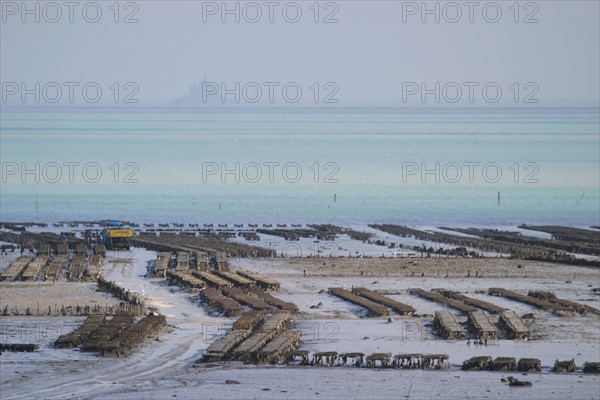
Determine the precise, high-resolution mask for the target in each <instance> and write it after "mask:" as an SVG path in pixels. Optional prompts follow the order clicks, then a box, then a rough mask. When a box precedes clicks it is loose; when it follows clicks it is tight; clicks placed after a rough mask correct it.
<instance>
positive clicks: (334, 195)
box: [333, 193, 337, 203]
mask: <svg viewBox="0 0 600 400" xmlns="http://www.w3.org/2000/svg"><path fill="white" fill-rule="evenodd" d="M336 198H337V194H336V193H334V194H333V202H334V203H335V200H336Z"/></svg>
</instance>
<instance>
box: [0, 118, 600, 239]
mask: <svg viewBox="0 0 600 400" xmlns="http://www.w3.org/2000/svg"><path fill="white" fill-rule="evenodd" d="M0 117H1V120H0V145H1V146H0V155H1V163H2V182H1V188H2V189H1V191H0V201H1V205H0V220H2V221H27V222H29V221H32V222H58V221H74V220H78V221H92V220H98V219H119V220H126V221H133V222H137V223H147V222H154V223H157V222H165V223H166V222H180V223H199V224H203V223H213V224H217V223H221V224H225V223H228V224H244V226H246V224H263V223H271V224H277V223H280V224H284V223H285V224H297V223H302V224H306V223H333V224H339V225H344V226H351V227H354V226H364V225H367V224H371V223H395V224H405V225H409V226H425V225H426V226H461V227H466V226H488V227H490V226H493V227H500V228H501V227H505V226H515V225H519V224H522V223H525V224H544V225H567V226H579V227H589V226H596V225H600V172H599V171H600V119H599V110H598V109H594V108H540V109H511V108H505V109H385V108H377V109H373V108H364V109H363V108H349V109H310V108H307V109H293V110H291V109H172V108H171V109H169V108H141V109H111V108H105V109H102V108H100V109H93V110H92V109H86V108H81V109H3V110H2V113H1V114H0Z"/></svg>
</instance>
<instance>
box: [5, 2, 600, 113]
mask: <svg viewBox="0 0 600 400" xmlns="http://www.w3.org/2000/svg"><path fill="white" fill-rule="evenodd" d="M36 3H38V2H27V4H28V7H30V8H31V9H34V8H35V7H36ZM47 3H48V2H39V4H38V7H39V13H40V16H39V17H40V22H39V23H37V22H35V17H36V15H34V14H24V13H23V9H22V2H21V1H18V2H12V1H4V0H2V1H1V6H2V7H1V11H2V23H1V39H0V43H1V58H0V67H1V70H0V72H1V80H2V83H3V104H9V103H10V102H11V101H14V100H15V99H18V98H19V97H18V95H11V96H8V97H6V95H7V94H6V93H5V92H6V90H8V89H11V88H12V89H11V90H13V89H14V87H12V86H10V87H9V86H6V85H7V82H8V83H10V82H16V83H17V84H19V85H20V84H21V83H22V82H26V83H27V85H29V86H31V87H33V85H34V82H40V85H41V86H44V85H45V84H46V83H48V82H57V83H59V84H61V85H62V83H63V82H78V83H80V86H79V87H77V88H75V95H74V97H75V102H76V103H77V102H80V101H81V90H80V89H79V88H80V87H81V86H82V85H83V84H85V83H87V82H97V83H98V85H99V86H100V87H101V88H102V90H103V96H102V99H101V100H102V101H100V103H104V102H107V101H109V100H110V101H114V100H113V98H112V96H113V92H112V91H111V89H109V87H110V86H111V84H112V82H119V83H120V86H121V87H120V89H119V93H120V95H121V97H120V98H119V101H122V99H123V97H122V96H123V95H125V94H128V93H131V92H132V91H133V88H132V87H131V86H130V87H128V88H124V87H123V86H124V84H125V83H126V82H134V83H135V84H136V85H137V87H138V88H139V92H137V93H136V94H135V95H133V98H137V99H139V101H140V103H139V104H138V105H140V106H152V105H163V104H169V103H170V102H171V101H172V100H174V99H176V98H178V97H180V96H182V95H185V94H186V93H187V92H188V90H189V88H190V87H191V86H192V85H194V84H197V83H198V82H199V81H201V80H202V78H203V76H204V74H205V73H206V74H207V77H208V80H209V81H214V82H217V83H219V84H220V83H221V82H226V84H227V85H228V87H229V88H234V83H235V82H240V86H241V87H243V86H244V85H245V84H247V83H248V82H257V83H258V84H259V85H260V86H261V87H262V90H263V93H262V97H261V98H260V100H259V101H258V104H262V105H268V87H267V86H264V85H263V83H264V82H277V83H278V84H279V86H274V97H275V102H280V101H281V100H282V90H281V88H282V86H283V85H285V84H286V83H289V82H295V83H297V85H298V86H299V87H300V88H301V89H302V90H303V94H302V98H301V101H300V102H299V104H310V103H314V98H313V96H314V94H315V87H313V88H312V89H311V88H310V87H311V85H312V84H313V83H314V82H318V83H319V88H320V92H319V94H320V97H319V103H322V101H323V96H324V95H327V94H332V97H331V98H332V99H337V100H338V101H339V103H337V105H338V106H356V105H367V106H368V105H374V106H377V105H398V104H407V105H411V106H418V105H420V104H422V101H421V97H420V94H419V92H417V93H416V94H413V95H410V96H408V95H407V91H408V90H413V91H414V90H415V89H417V90H420V89H421V88H420V87H419V86H412V87H408V86H406V85H405V87H404V94H405V96H406V99H405V100H404V102H403V82H416V83H417V84H419V85H420V83H421V82H426V83H427V86H428V87H429V88H435V86H434V85H435V82H440V93H441V91H442V89H443V87H444V85H445V84H447V83H449V82H456V83H457V84H459V86H461V90H462V95H461V97H460V98H459V100H458V101H457V102H456V103H450V102H449V101H447V99H456V98H457V92H455V89H456V88H455V85H453V84H451V85H449V86H447V89H448V92H446V93H441V94H442V98H441V103H442V104H444V103H445V104H448V105H450V104H455V105H458V106H469V105H470V104H473V105H477V106H480V105H486V104H490V102H489V101H487V100H485V98H484V97H482V96H483V95H482V87H483V85H485V84H486V83H490V82H495V83H496V84H497V86H499V87H500V88H501V89H502V95H501V99H500V101H499V103H497V104H503V105H511V104H512V105H515V103H514V96H516V95H517V93H516V87H514V86H512V85H513V83H514V82H518V83H519V93H518V97H517V99H518V103H516V104H517V105H523V101H524V100H525V98H526V96H527V95H531V96H530V98H531V99H537V100H539V103H535V104H533V105H537V106H597V105H598V103H599V92H600V83H599V72H598V71H599V70H600V63H599V49H600V43H599V40H600V39H599V38H600V31H599V18H600V17H599V15H600V10H599V2H598V1H538V2H520V3H519V7H518V9H519V13H518V16H517V15H516V9H515V7H514V5H513V4H514V1H499V2H496V3H491V2H474V3H472V4H474V5H473V9H472V11H473V14H472V18H473V22H470V21H469V19H470V15H469V12H470V9H469V7H468V6H466V5H464V4H465V2H463V1H459V2H456V3H451V2H428V3H427V5H428V7H430V8H431V9H434V7H436V4H437V7H439V10H440V14H439V16H440V22H439V23H436V22H435V20H434V19H435V15H433V14H431V15H422V13H421V11H422V10H421V6H422V2H420V1H419V2H401V1H337V2H319V3H318V4H317V5H318V8H319V15H318V16H316V15H315V9H316V7H315V2H314V1H299V2H295V3H294V2H283V1H282V2H271V3H269V4H267V3H268V2H264V1H258V2H256V3H251V2H227V7H229V8H230V9H235V7H238V9H239V18H240V22H239V23H236V22H235V17H236V16H235V15H233V14H229V15H222V13H221V11H222V6H223V4H224V3H222V2H221V1H219V2H201V1H136V2H129V3H127V2H121V3H119V5H120V12H119V15H118V20H119V22H118V23H115V22H114V18H115V11H114V9H113V8H111V7H113V4H114V2H113V1H99V2H97V3H93V4H92V5H90V2H85V1H83V2H76V3H77V6H76V7H75V8H74V12H73V22H70V21H69V18H70V16H69V8H68V7H67V6H65V5H64V3H63V2H62V1H58V2H57V3H54V4H58V5H59V7H60V11H61V13H62V15H61V16H60V17H58V16H57V14H56V10H57V9H56V7H54V6H53V5H52V6H48V5H47ZM249 3H251V4H249ZM96 4H98V5H99V8H100V9H101V11H102V16H101V17H100V19H99V21H98V22H97V23H91V22H87V21H86V20H85V19H84V16H83V9H84V6H86V7H87V8H86V12H87V14H86V18H88V19H90V20H93V19H94V18H95V16H96V7H95V5H96ZM456 5H458V7H456ZM257 6H258V7H257ZM497 6H499V7H497ZM270 7H272V8H271V9H272V10H273V19H274V22H272V23H271V22H269V18H270V16H269V11H270ZM284 7H285V10H286V11H287V12H286V13H285V18H287V19H288V20H293V19H294V18H295V16H296V11H297V9H300V10H301V12H302V16H301V17H300V18H299V21H298V22H296V23H291V22H287V21H286V20H285V18H284V11H283V10H284ZM484 8H485V11H484ZM498 8H499V9H500V10H501V12H502V15H501V16H500V17H497V14H496V12H497V9H498ZM257 9H260V11H261V12H262V17H261V18H260V19H259V20H258V22H256V23H252V22H250V21H249V20H252V19H255V17H256V10H257ZM457 11H460V12H461V13H462V15H461V17H460V18H459V17H458V16H457ZM131 13H133V18H134V19H137V20H138V22H137V23H123V22H122V21H123V19H125V17H126V16H127V15H129V14H131ZM213 14H214V15H213ZM328 15H330V18H332V19H337V20H338V22H335V23H324V22H323V20H324V19H325V17H326V16H328ZM223 17H225V18H226V22H225V23H223V22H222V21H221V18H223ZM315 17H317V18H318V22H317V23H315V22H314V19H315ZM423 17H425V18H426V21H425V23H423V22H422V20H421V19H422V18H423ZM22 18H25V19H26V21H25V22H22ZM515 18H517V19H518V22H515ZM526 18H528V19H530V20H537V21H538V22H533V23H525V22H524V20H525V19H526ZM53 19H56V20H57V22H55V23H51V22H49V20H53ZM203 19H204V21H203ZM403 19H404V20H405V21H403ZM454 19H456V20H457V22H455V23H452V22H451V20H454ZM486 19H487V21H486ZM494 19H498V21H497V22H495V23H492V22H491V21H493V20H494ZM488 21H490V22H488ZM328 82H332V83H333V85H330V86H328V87H325V84H326V83H328ZM464 82H475V83H477V84H479V86H473V87H474V92H473V95H474V102H473V103H469V99H468V97H469V88H468V86H464V85H463V83H464ZM527 84H529V85H528V86H526V85H527ZM8 85H10V84H8ZM511 87H512V88H511ZM63 89H64V92H63V94H62V97H61V99H60V102H61V103H65V101H66V99H67V98H68V95H67V93H68V92H67V89H66V87H64V86H63ZM249 89H250V91H249V92H247V93H246V95H247V97H246V98H256V96H255V92H253V91H252V90H254V89H253V88H252V87H250V88H249ZM337 89H339V90H338V91H337V93H335V94H333V92H335V91H336V90H337ZM492 89H494V88H492ZM494 90H495V89H494ZM49 93H50V94H48V96H50V97H52V96H54V94H52V93H53V92H49ZM493 96H494V94H493V93H492V95H491V96H490V97H493ZM230 97H231V98H232V97H233V95H231V96H230ZM4 98H6V99H8V100H7V101H6V102H4ZM31 99H32V97H31V96H30V97H29V98H28V100H27V102H28V103H31V102H32V100H31ZM244 100H245V98H244V97H242V102H244ZM284 100H285V99H284ZM425 101H426V104H428V105H435V103H434V94H431V95H428V97H426V98H425ZM526 105H531V104H529V103H528V104H526Z"/></svg>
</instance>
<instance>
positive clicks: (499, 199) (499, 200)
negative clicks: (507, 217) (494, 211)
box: [498, 192, 500, 207]
mask: <svg viewBox="0 0 600 400" xmlns="http://www.w3.org/2000/svg"><path fill="white" fill-rule="evenodd" d="M498 207H500V192H498Z"/></svg>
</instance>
